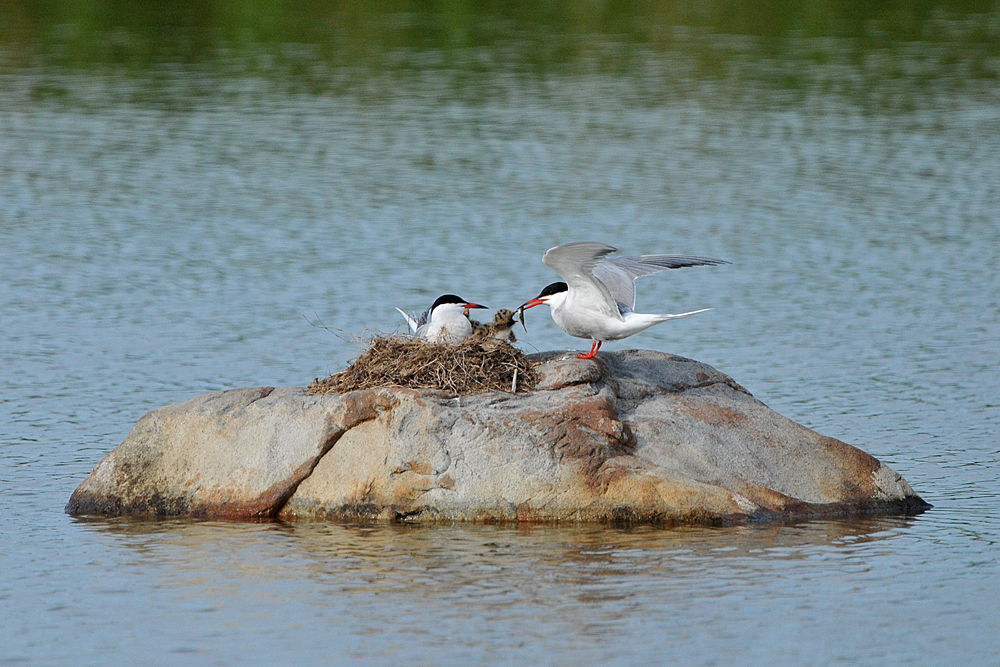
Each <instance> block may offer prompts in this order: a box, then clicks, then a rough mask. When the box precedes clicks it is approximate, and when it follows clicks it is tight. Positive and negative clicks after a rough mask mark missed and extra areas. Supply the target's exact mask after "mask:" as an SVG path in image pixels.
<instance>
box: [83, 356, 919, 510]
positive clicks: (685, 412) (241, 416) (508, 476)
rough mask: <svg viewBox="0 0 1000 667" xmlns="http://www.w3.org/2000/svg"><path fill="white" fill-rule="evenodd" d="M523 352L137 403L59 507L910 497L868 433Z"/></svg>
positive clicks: (643, 370)
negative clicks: (409, 371)
mask: <svg viewBox="0 0 1000 667" xmlns="http://www.w3.org/2000/svg"><path fill="white" fill-rule="evenodd" d="M575 355H576V353H568V352H545V353H541V354H536V355H532V356H531V359H532V361H533V362H535V363H536V364H537V367H536V368H537V370H538V371H539V373H540V376H541V380H540V382H539V385H538V387H537V389H536V391H533V392H530V393H518V394H510V393H502V392H491V393H485V394H478V395H472V396H455V395H450V394H447V393H444V392H440V391H432V390H414V389H404V388H399V387H392V388H386V389H369V390H362V391H354V392H349V393H346V394H326V395H311V394H308V393H307V392H306V390H305V389H300V388H279V389H274V388H271V387H258V388H253V389H234V390H230V391H222V392H217V393H214V394H208V395H206V396H201V397H198V398H195V399H192V400H190V401H188V402H186V403H182V404H179V405H170V406H167V407H164V408H160V409H158V410H153V411H152V412H150V413H148V414H146V415H145V416H144V417H143V418H142V419H140V420H139V422H138V423H137V424H136V425H135V427H134V428H133V429H132V432H131V433H129V435H128V437H126V438H125V441H124V442H122V444H121V445H119V446H118V447H117V448H115V450H114V451H112V452H111V453H109V454H108V455H107V456H106V457H104V459H103V460H102V461H101V462H100V463H98V464H97V466H96V467H95V468H94V470H93V472H92V473H91V474H90V476H89V477H87V479H86V480H84V481H83V483H81V484H80V486H79V488H77V490H76V491H75V492H74V493H73V495H72V497H71V498H70V501H69V504H68V505H67V506H66V511H67V512H69V513H70V514H74V515H87V514H97V515H112V516H115V515H148V516H193V517H204V518H230V519H256V518H265V517H277V518H281V519H289V520H291V519H305V518H308V519H332V520H387V521H416V522H429V521H483V522H492V521H531V522H546V521H615V522H618V521H627V522H649V523H713V524H725V523H743V522H759V521H770V520H794V519H801V518H807V517H814V516H843V515H850V514H871V513H880V514H902V513H906V514H912V513H918V512H920V511H923V510H924V509H926V508H928V507H929V505H928V504H927V503H925V502H924V501H923V500H922V499H921V498H920V497H919V496H917V494H916V493H914V491H913V489H911V488H910V485H909V484H907V482H906V480H904V479H903V478H902V477H901V476H900V475H899V474H897V473H896V472H895V471H893V470H892V469H891V468H889V467H888V466H886V465H885V464H883V463H882V462H880V461H879V460H878V459H875V458H874V457H872V456H870V455H868V454H866V453H865V452H863V451H861V450H860V449H857V448H855V447H852V446H850V445H848V444H845V443H843V442H841V441H839V440H836V439H834V438H830V437H826V436H822V435H819V434H818V433H816V432H815V431H812V430H810V429H808V428H806V427H804V426H802V425H800V424H797V423H795V422H793V421H791V420H789V419H786V418H785V417H782V416H781V415H779V414H777V413H776V412H774V411H773V410H771V409H769V408H768V407H767V406H765V405H764V404H763V403H761V402H760V401H758V400H757V399H755V398H754V397H753V396H751V395H750V393H749V392H747V391H746V390H745V389H743V387H741V386H740V385H738V384H737V383H736V382H734V381H733V379H732V378H730V377H729V376H727V375H725V374H723V373H720V372H719V371H717V370H715V369H714V368H712V367H711V366H708V365H706V364H702V363H699V362H696V361H692V360H690V359H684V358H682V357H677V356H673V355H670V354H664V353H660V352H652V351H647V350H626V351H622V352H609V353H601V354H600V355H598V357H597V359H595V360H580V359H577V358H576V356H575Z"/></svg>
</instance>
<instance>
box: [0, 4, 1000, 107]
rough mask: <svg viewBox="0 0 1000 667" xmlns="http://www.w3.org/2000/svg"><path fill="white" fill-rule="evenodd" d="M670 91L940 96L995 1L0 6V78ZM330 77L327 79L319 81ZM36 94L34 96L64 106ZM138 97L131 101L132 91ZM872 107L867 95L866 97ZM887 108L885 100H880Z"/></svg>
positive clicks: (977, 60)
mask: <svg viewBox="0 0 1000 667" xmlns="http://www.w3.org/2000/svg"><path fill="white" fill-rule="evenodd" d="M657 54H659V55H660V57H662V58H667V57H669V59H670V60H669V67H664V68H661V71H659V72H657V74H656V76H654V77H652V78H653V79H654V80H655V81H657V82H658V83H657V84H656V85H653V88H654V90H650V91H649V92H650V94H651V95H653V96H655V95H657V94H663V91H657V90H655V88H656V87H657V85H659V86H667V87H669V88H671V91H670V92H671V93H676V92H677V91H676V90H674V89H675V88H676V87H677V86H680V87H682V88H683V86H684V85H686V84H690V83H691V82H692V80H702V81H706V80H707V81H722V82H725V83H727V84H731V86H730V87H731V88H733V89H734V90H736V89H738V88H739V84H740V82H743V81H752V82H753V83H754V87H755V88H756V87H757V86H759V85H760V84H761V83H765V84H766V85H767V86H769V87H773V88H776V89H782V90H785V91H792V92H794V91H795V90H797V89H800V88H810V87H814V86H820V87H822V88H823V89H824V90H825V91H827V92H829V91H841V92H843V93H845V94H848V95H853V96H860V97H861V99H862V100H864V99H868V98H871V97H872V95H873V92H872V91H873V88H874V86H875V85H876V82H884V81H905V83H906V85H907V86H908V87H914V86H916V87H920V86H922V85H924V84H927V83H931V82H933V83H935V84H941V83H945V84H946V85H945V87H946V88H955V87H965V86H968V85H969V84H974V85H983V84H986V85H991V84H994V83H995V82H996V81H997V79H998V77H1000V3H998V2H996V1H994V0H951V1H944V2H942V1H939V0H913V1H904V2H873V1H859V0H854V1H852V0H826V1H819V2H811V1H806V0H764V1H762V2H752V3H751V2H735V1H716V2H713V1H706V0H702V1H695V2H624V3H617V2H615V3H612V2H509V3H494V2H463V1H461V0H451V1H443V2H436V3H431V2H406V1H398V0H396V1H391V0H390V1H388V2H371V1H364V0H361V1H349V2H333V3H330V2H316V1H312V2H309V1H306V2H281V1H277V0H255V1H250V0H219V1H216V2H191V1H186V0H168V1H163V2H152V3H144V2H125V1H84V0H80V1H76V2H66V1H63V2H10V1H8V0H5V1H4V2H0V73H2V74H3V75H7V76H9V75H11V74H12V73H15V72H19V71H21V72H23V71H25V70H32V69H35V68H43V69H45V70H46V71H52V70H53V69H55V70H73V71H78V70H97V71H106V70H113V71H114V73H115V74H116V75H121V73H122V72H123V71H125V72H134V73H137V74H139V75H141V77H143V78H147V79H149V78H152V79H155V78H156V77H157V76H161V77H162V76H169V75H170V74H172V73H173V74H175V73H176V72H177V68H186V69H197V70H204V71H211V72H212V73H214V74H220V75H227V76H229V75H238V76H241V75H246V74H255V75H265V76H275V77H277V78H280V79H281V80H283V81H285V82H287V84H288V85H289V86H290V87H291V88H292V89H293V90H296V91H302V92H312V93H323V92H327V91H331V90H332V91H335V90H336V89H338V88H341V87H344V86H352V85H356V84H357V83H359V81H364V80H365V79H366V77H370V76H371V75H372V72H373V71H374V72H378V73H383V74H385V73H388V74H398V75H400V76H405V75H406V74H407V73H409V72H414V71H422V70H427V69H436V70H444V71H448V72H450V73H452V75H453V76H454V81H455V83H456V85H457V86H458V87H459V88H462V87H464V86H466V85H467V84H468V83H469V82H470V81H473V80H475V75H476V74H477V73H482V72H502V73H505V74H516V75H524V76H548V75H557V74H566V73H574V72H580V71H587V72H594V71H603V72H611V73H617V74H630V73H633V74H636V73H641V74H642V75H643V76H644V77H646V78H647V79H648V78H649V72H648V68H649V64H650V62H651V59H652V60H654V61H655V59H656V56H657ZM331 72H337V74H338V75H337V76H333V75H331ZM60 85H61V84H58V83H52V82H48V83H45V82H39V83H38V84H37V85H36V87H35V89H34V91H33V95H34V96H35V97H39V96H60V95H64V94H66V92H67V91H66V90H65V89H64V88H61V87H60ZM136 94H140V93H138V92H137V93H136ZM876 97H877V95H876ZM878 103H879V104H886V103H887V101H886V100H884V99H883V100H879V101H878Z"/></svg>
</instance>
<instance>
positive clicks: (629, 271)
mask: <svg viewBox="0 0 1000 667" xmlns="http://www.w3.org/2000/svg"><path fill="white" fill-rule="evenodd" d="M728 263H729V262H726V261H724V260H721V259H712V258H711V257H696V256H694V255H639V256H637V257H608V258H605V259H604V261H602V262H600V263H598V264H597V265H596V266H595V267H594V268H593V274H594V276H595V277H596V278H597V279H598V280H600V281H601V282H602V283H604V285H605V287H607V288H608V292H610V293H611V296H612V297H613V298H614V300H615V302H617V303H618V304H619V305H618V307H619V309H621V310H622V311H623V312H624V311H625V310H632V309H634V308H635V279H636V278H638V277H640V276H648V275H650V274H653V273H658V272H660V271H665V270H666V269H682V268H684V267H687V266H713V265H716V264H728Z"/></svg>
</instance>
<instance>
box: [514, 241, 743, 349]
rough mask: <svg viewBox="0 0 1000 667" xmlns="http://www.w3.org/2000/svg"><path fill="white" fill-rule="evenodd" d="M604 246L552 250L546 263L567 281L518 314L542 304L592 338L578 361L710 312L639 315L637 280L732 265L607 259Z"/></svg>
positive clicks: (670, 258)
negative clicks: (610, 345) (668, 271)
mask: <svg viewBox="0 0 1000 667" xmlns="http://www.w3.org/2000/svg"><path fill="white" fill-rule="evenodd" d="M616 250H617V248H613V247H611V246H609V245H605V244H603V243H588V242H578V243H567V244H566V245H561V246H557V247H555V248H550V249H549V250H548V251H546V253H545V255H544V256H543V257H542V261H543V262H545V264H546V265H548V266H549V268H551V269H552V270H553V271H555V272H556V273H558V274H559V276H560V277H561V278H562V279H563V280H565V281H566V282H559V283H552V284H551V285H548V286H547V287H545V289H543V290H542V291H541V292H540V293H539V294H538V296H536V297H535V298H534V299H531V300H530V301H528V302H526V303H524V304H523V305H522V306H521V307H520V308H519V309H518V312H519V313H523V312H524V310H526V309H528V308H534V307H535V306H540V305H542V304H543V303H544V304H546V305H548V306H549V307H551V308H552V319H553V320H555V323H556V324H558V325H559V328H560V329H562V330H563V331H565V332H566V333H568V334H569V335H570V336H576V337H577V338H589V339H591V340H592V341H593V342H592V344H591V346H590V352H589V353H587V354H581V355H578V356H577V358H578V359H593V358H594V357H596V356H597V351H598V350H600V349H601V345H602V344H603V343H604V341H606V340H621V339H622V338H626V337H628V336H631V335H632V334H637V333H639V332H640V331H644V330H646V329H648V328H649V327H651V326H653V325H654V324H659V323H660V322H665V321H667V320H676V319H679V318H681V317H689V316H691V315H697V314H698V313H703V312H705V311H706V310H711V308H703V309H702V310H693V311H691V312H689V313H680V314H677V315H672V314H661V315H650V314H645V313H637V312H635V311H634V310H633V309H634V308H635V279H636V278H638V277H640V276H648V275H650V274H652V273H658V272H660V271H663V270H665V269H680V268H683V267H686V266H704V265H716V264H728V263H729V262H726V261H723V260H721V259H711V258H709V257H694V256H691V255H639V256H636V257H605V255H608V254H609V253H612V252H615V251H616Z"/></svg>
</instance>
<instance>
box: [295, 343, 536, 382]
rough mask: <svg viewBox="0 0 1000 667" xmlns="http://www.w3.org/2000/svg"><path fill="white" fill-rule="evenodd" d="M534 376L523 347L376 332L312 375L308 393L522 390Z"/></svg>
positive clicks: (532, 380) (533, 379)
mask: <svg viewBox="0 0 1000 667" xmlns="http://www.w3.org/2000/svg"><path fill="white" fill-rule="evenodd" d="M515 378H516V379H515ZM537 381H538V377H537V374H536V373H535V370H534V369H533V368H532V367H531V362H529V361H528V358H527V357H526V356H525V354H524V352H522V351H521V350H519V349H517V348H516V347H513V346H511V345H510V344H508V343H506V342H504V341H499V340H494V339H486V340H474V339H473V340H466V341H465V342H464V343H461V344H459V345H450V344H444V343H428V342H425V341H422V340H417V339H413V338H408V337H407V338H404V337H400V336H379V337H375V338H372V340H371V342H370V344H369V346H368V349H367V350H365V351H364V352H363V353H362V354H361V356H359V357H358V358H357V359H355V360H354V361H353V362H352V363H351V364H350V365H349V366H348V367H347V368H346V369H345V370H343V371H341V372H339V373H334V374H333V375H331V376H330V377H328V378H325V379H323V380H320V379H318V378H317V379H316V380H315V381H314V382H313V383H312V385H311V386H310V387H309V393H311V394H329V393H338V394H342V393H344V392H348V391H355V390H357V389H376V388H379V387H409V388H411V389H441V390H444V391H448V392H452V393H455V394H480V393H483V392H487V391H504V392H510V391H511V389H512V388H513V389H514V390H515V391H521V392H525V391H531V390H532V389H533V388H534V386H535V383H536V382H537Z"/></svg>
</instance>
